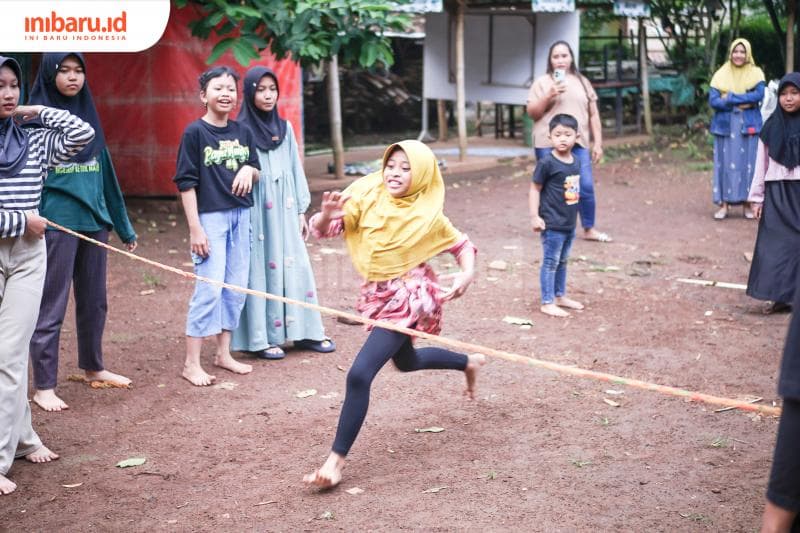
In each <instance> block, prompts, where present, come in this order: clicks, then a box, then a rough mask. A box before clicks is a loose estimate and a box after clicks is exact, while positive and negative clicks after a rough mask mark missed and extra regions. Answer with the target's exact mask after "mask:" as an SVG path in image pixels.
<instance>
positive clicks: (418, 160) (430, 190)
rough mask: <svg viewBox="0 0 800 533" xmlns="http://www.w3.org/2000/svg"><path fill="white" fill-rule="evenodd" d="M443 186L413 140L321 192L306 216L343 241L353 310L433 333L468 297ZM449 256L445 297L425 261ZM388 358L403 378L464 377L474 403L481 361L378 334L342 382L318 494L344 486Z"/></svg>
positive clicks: (470, 263)
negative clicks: (378, 166)
mask: <svg viewBox="0 0 800 533" xmlns="http://www.w3.org/2000/svg"><path fill="white" fill-rule="evenodd" d="M443 206H444V181H443V180H442V175H441V174H440V172H439V168H438V166H437V164H436V158H435V157H434V155H433V152H431V150H430V149H429V148H428V147H427V146H425V145H424V144H422V143H420V142H418V141H403V142H400V143H397V144H393V145H391V146H390V147H389V148H387V149H386V152H385V153H384V156H383V169H382V171H379V172H375V173H373V174H370V175H368V176H365V177H363V178H361V179H359V180H357V181H356V182H355V183H353V184H352V185H350V186H349V187H348V188H347V189H345V191H344V192H326V193H324V194H323V197H322V205H321V210H320V212H319V213H317V214H316V215H314V216H313V217H312V218H311V221H310V225H311V230H312V232H313V233H314V235H315V236H317V237H320V236H324V237H333V236H336V235H339V234H341V233H344V237H345V240H346V242H347V247H348V248H349V250H350V256H351V259H352V261H353V265H354V266H355V268H356V270H358V272H359V273H360V274H361V275H362V276H363V277H364V279H365V281H364V284H363V285H362V287H361V295H360V297H359V300H358V305H357V308H358V311H359V312H360V313H361V314H362V316H364V317H367V318H372V319H376V320H386V321H390V322H392V323H394V324H397V325H399V326H404V327H409V328H413V329H416V330H419V331H425V332H428V333H433V334H436V333H438V332H439V331H440V330H441V325H440V322H441V318H442V302H444V301H447V300H450V299H453V298H457V297H459V296H461V295H462V294H464V291H466V289H467V287H468V286H469V284H470V283H471V282H472V278H473V276H474V266H475V252H476V249H475V246H474V245H473V244H472V242H471V241H470V240H469V239H468V238H467V236H466V235H462V234H461V233H460V232H459V231H458V230H456V229H455V228H454V227H453V225H452V224H451V223H450V221H449V220H448V219H447V217H446V216H445V215H444V213H443V212H442V208H443ZM445 251H448V252H450V253H451V254H453V255H454V256H455V257H456V259H457V261H458V264H459V266H460V267H461V272H459V273H458V274H455V275H454V276H452V278H453V285H452V286H451V287H450V288H449V289H443V288H442V287H440V285H439V280H437V277H436V274H435V273H434V271H433V269H432V268H431V267H430V266H429V265H427V264H426V263H425V262H426V261H428V260H429V259H431V258H432V257H434V256H436V255H438V254H440V253H442V252H445ZM390 359H391V360H392V361H393V362H394V364H395V366H396V367H397V368H398V369H399V370H400V371H402V372H411V371H415V370H424V369H449V370H461V371H463V372H464V374H465V375H466V379H467V389H466V391H465V394H466V395H467V396H468V397H469V398H472V397H473V396H474V392H475V378H476V375H477V371H478V369H479V368H480V366H481V365H483V364H484V363H485V357H484V356H483V354H471V355H469V356H467V355H464V354H460V353H455V352H451V351H449V350H445V349H442V348H421V349H419V350H417V349H415V348H414V346H413V344H412V339H411V337H409V336H408V335H404V334H402V333H397V332H393V331H389V330H386V329H382V328H374V329H372V331H371V332H370V334H369V337H368V338H367V341H366V342H365V343H364V346H363V347H362V348H361V351H360V352H359V353H358V355H357V356H356V359H355V361H353V366H352V367H351V368H350V371H349V372H348V374H347V393H346V395H345V400H344V405H343V406H342V412H341V415H340V416H339V427H338V429H337V431H336V438H335V440H334V442H333V447H332V450H331V453H330V455H329V456H328V459H327V460H326V461H325V463H324V464H323V465H322V467H320V468H319V469H318V470H315V471H314V472H312V473H311V474H308V475H306V476H305V477H304V478H303V480H304V481H305V482H306V483H308V484H310V485H314V486H317V487H320V488H329V487H333V486H335V485H337V484H338V483H339V482H340V481H341V479H342V468H343V467H344V462H345V457H346V456H347V454H348V452H349V451H350V447H351V446H352V445H353V442H354V441H355V439H356V436H357V435H358V432H359V430H360V429H361V425H362V423H363V422H364V418H365V417H366V415H367V407H368V404H369V394H370V386H371V384H372V380H373V379H374V378H375V376H376V374H377V373H378V371H380V369H381V368H382V367H383V366H384V365H385V364H386V363H387V362H388V361H389V360H390Z"/></svg>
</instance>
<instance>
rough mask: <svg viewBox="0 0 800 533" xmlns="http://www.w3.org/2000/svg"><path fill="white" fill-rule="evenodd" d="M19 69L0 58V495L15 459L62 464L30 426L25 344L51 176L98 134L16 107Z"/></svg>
mask: <svg viewBox="0 0 800 533" xmlns="http://www.w3.org/2000/svg"><path fill="white" fill-rule="evenodd" d="M21 77H22V76H21V69H20V67H19V64H18V63H17V62H16V61H15V60H13V59H11V58H8V57H3V56H0V331H2V332H3V333H2V335H0V494H10V493H11V492H13V491H14V490H15V489H16V488H17V486H16V484H15V483H14V482H12V481H11V480H10V479H8V478H7V477H5V476H6V474H7V473H8V471H9V469H10V468H11V464H12V463H13V461H14V459H15V458H18V457H25V458H26V459H27V460H28V461H31V462H34V463H46V462H49V461H52V460H54V459H58V455H56V454H55V453H53V452H52V451H50V450H49V449H48V448H47V447H46V446H44V445H43V444H42V441H41V440H40V439H39V436H38V435H37V434H36V432H35V431H34V430H33V427H32V426H31V410H30V405H29V404H28V397H27V396H28V393H27V387H28V344H29V343H30V340H31V335H33V330H34V328H35V326H36V317H37V315H38V313H39V301H40V299H41V296H42V286H43V284H44V274H45V265H46V261H47V254H46V252H45V241H44V239H43V237H44V231H45V227H46V225H47V221H46V220H45V219H44V218H42V217H41V216H39V214H38V210H37V209H38V207H39V200H40V197H41V192H42V183H43V181H44V179H45V177H46V176H47V173H48V170H49V169H51V168H53V167H55V166H56V165H58V164H60V163H63V162H65V161H67V160H69V158H70V157H72V156H73V155H75V154H76V153H77V152H79V151H80V150H81V149H82V148H83V147H84V146H86V144H88V143H89V142H91V140H92V139H93V138H94V129H93V128H92V127H91V126H90V125H89V124H87V123H86V122H84V121H82V120H81V119H79V118H78V117H76V116H74V115H72V114H70V113H69V112H68V111H63V110H58V109H52V108H48V107H43V106H19V105H18V104H19V94H20V89H19V87H20V78H21ZM37 116H38V117H39V119H40V120H41V122H42V124H43V127H41V128H31V129H28V130H23V129H21V128H20V127H19V126H18V125H17V124H16V123H15V121H14V118H15V117H19V118H23V119H25V118H32V117H37Z"/></svg>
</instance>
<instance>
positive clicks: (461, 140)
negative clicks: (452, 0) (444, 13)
mask: <svg viewBox="0 0 800 533" xmlns="http://www.w3.org/2000/svg"><path fill="white" fill-rule="evenodd" d="M465 1H466V0H458V10H457V11H456V120H457V122H458V160H459V161H463V160H464V158H465V157H466V156H467V106H466V93H465V88H464V10H465V7H464V4H465Z"/></svg>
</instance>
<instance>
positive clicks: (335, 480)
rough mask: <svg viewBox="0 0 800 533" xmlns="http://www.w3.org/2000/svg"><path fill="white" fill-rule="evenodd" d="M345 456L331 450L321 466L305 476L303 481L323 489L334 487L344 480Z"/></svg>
mask: <svg viewBox="0 0 800 533" xmlns="http://www.w3.org/2000/svg"><path fill="white" fill-rule="evenodd" d="M343 468H344V457H342V456H341V455H339V454H338V453H335V452H331V454H330V455H329V456H328V459H327V460H326V461H325V464H323V465H322V467H321V468H319V469H318V470H315V471H313V472H311V473H310V474H306V475H305V476H303V482H304V483H306V484H308V485H313V486H315V487H319V488H321V489H332V488H333V487H335V486H336V485H338V484H339V482H341V481H342V469H343Z"/></svg>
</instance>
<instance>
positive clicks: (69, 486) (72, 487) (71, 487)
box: [61, 483, 83, 489]
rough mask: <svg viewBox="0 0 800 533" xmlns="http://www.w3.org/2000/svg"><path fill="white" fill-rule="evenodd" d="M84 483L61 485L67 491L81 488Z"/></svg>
mask: <svg viewBox="0 0 800 533" xmlns="http://www.w3.org/2000/svg"><path fill="white" fill-rule="evenodd" d="M81 485H83V483H72V484H70V485H61V486H62V487H64V488H65V489H74V488H75V487H80V486H81Z"/></svg>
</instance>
